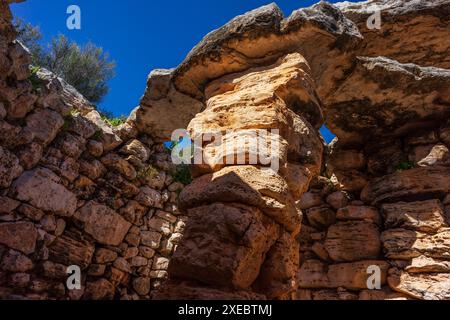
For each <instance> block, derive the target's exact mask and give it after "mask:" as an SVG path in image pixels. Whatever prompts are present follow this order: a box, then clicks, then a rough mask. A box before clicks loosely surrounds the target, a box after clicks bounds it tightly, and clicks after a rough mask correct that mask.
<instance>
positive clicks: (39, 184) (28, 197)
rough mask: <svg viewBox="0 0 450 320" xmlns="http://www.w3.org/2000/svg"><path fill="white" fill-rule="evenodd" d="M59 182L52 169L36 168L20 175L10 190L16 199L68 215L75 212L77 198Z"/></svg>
mask: <svg viewBox="0 0 450 320" xmlns="http://www.w3.org/2000/svg"><path fill="white" fill-rule="evenodd" d="M60 183H61V180H60V178H59V177H58V176H57V175H55V174H54V173H53V172H52V171H50V170H48V169H44V168H38V169H36V170H33V171H27V172H25V173H24V174H23V175H22V176H20V178H19V179H17V180H16V181H15V182H14V184H13V186H12V190H13V193H14V194H15V197H16V198H17V199H18V200H21V201H26V202H29V203H30V204H31V205H33V206H35V207H36V208H39V209H42V210H45V211H50V212H54V213H55V214H58V215H61V216H67V217H69V216H72V215H73V213H74V212H75V209H76V205H77V199H76V196H75V195H74V194H73V193H72V192H70V191H69V190H67V189H66V188H65V187H64V186H63V185H62V184H60Z"/></svg>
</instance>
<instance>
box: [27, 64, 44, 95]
mask: <svg viewBox="0 0 450 320" xmlns="http://www.w3.org/2000/svg"><path fill="white" fill-rule="evenodd" d="M40 69H41V68H40V67H38V66H31V67H30V72H31V73H30V76H29V78H28V80H30V82H31V85H32V86H33V90H34V91H36V92H39V91H40V90H41V89H42V86H43V85H44V82H43V81H42V80H41V79H40V78H39V76H38V75H37V73H38V72H39V70H40Z"/></svg>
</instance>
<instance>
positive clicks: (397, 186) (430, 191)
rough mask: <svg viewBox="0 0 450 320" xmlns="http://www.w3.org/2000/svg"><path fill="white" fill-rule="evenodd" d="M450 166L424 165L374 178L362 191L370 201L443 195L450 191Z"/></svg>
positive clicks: (362, 195) (363, 198) (362, 196)
mask: <svg viewBox="0 0 450 320" xmlns="http://www.w3.org/2000/svg"><path fill="white" fill-rule="evenodd" d="M449 177H450V168H448V167H440V166H433V167H422V168H415V169H411V170H406V171H402V172H397V173H394V174H392V175H388V176H384V177H381V178H377V179H373V180H372V181H370V183H369V184H368V185H367V186H366V188H365V189H364V190H363V191H362V193H361V199H362V200H364V201H365V202H369V203H374V204H376V203H380V202H393V201H399V200H403V199H405V200H407V199H415V198H424V197H434V196H441V195H442V196H443V195H445V194H447V193H449V192H450V179H449Z"/></svg>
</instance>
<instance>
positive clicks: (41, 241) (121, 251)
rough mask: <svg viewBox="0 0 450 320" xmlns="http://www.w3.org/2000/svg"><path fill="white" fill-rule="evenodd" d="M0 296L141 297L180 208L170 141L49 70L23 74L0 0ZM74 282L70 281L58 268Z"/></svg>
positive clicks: (163, 260) (24, 55)
mask: <svg viewBox="0 0 450 320" xmlns="http://www.w3.org/2000/svg"><path fill="white" fill-rule="evenodd" d="M0 37H1V41H0V46H1V47H0V62H1V63H0V68H1V72H0V74H1V76H0V128H1V129H0V142H1V143H0V260H1V264H0V298H2V299H80V298H84V299H113V298H115V299H145V298H147V299H148V298H149V294H150V293H151V291H153V290H154V288H157V287H158V286H159V285H160V283H161V281H163V280H164V279H165V278H166V277H167V271H166V270H167V265H168V261H169V260H168V258H169V257H170V256H171V254H172V252H173V251H174V249H175V247H176V246H177V244H178V241H179V239H180V237H181V233H182V232H183V229H184V226H185V222H186V220H187V217H186V216H185V215H183V214H182V213H181V212H180V211H179V210H178V209H177V198H178V194H179V192H180V191H181V189H182V188H183V184H182V183H180V182H177V181H176V180H175V179H174V178H173V176H172V175H173V174H174V173H176V168H174V166H173V164H172V163H171V161H170V155H169V152H168V150H167V149H166V148H165V147H164V145H162V144H158V143H155V142H154V141H153V140H152V138H151V137H150V136H149V135H147V134H141V133H139V132H138V130H137V128H136V125H135V116H134V113H133V114H132V115H131V116H130V117H129V119H128V120H127V122H126V123H125V124H122V125H120V126H118V127H112V126H110V125H109V124H108V122H105V121H104V120H103V119H102V118H101V116H100V114H99V113H98V112H97V111H95V110H94V109H93V108H92V106H91V105H90V104H89V102H88V101H86V100H85V99H84V98H83V97H82V96H81V95H80V94H79V93H78V92H76V90H75V89H74V88H72V87H71V86H69V85H68V84H67V83H65V82H64V80H62V79H60V78H57V77H56V76H54V75H53V74H51V73H50V72H48V71H46V70H44V69H40V70H39V71H37V72H34V73H33V74H31V73H30V68H29V64H30V57H29V53H28V51H27V49H26V48H24V47H23V46H22V45H21V44H20V43H19V42H17V41H15V40H14V39H15V31H14V30H13V29H12V27H11V14H10V11H9V9H8V5H7V4H6V3H5V2H4V1H1V4H0ZM71 265H76V266H79V267H80V268H81V272H82V289H81V290H67V287H66V279H67V277H68V274H67V273H66V271H67V267H68V266H71Z"/></svg>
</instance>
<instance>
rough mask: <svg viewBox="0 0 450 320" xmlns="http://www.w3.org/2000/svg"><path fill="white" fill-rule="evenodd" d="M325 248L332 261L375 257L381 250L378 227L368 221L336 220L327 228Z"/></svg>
mask: <svg viewBox="0 0 450 320" xmlns="http://www.w3.org/2000/svg"><path fill="white" fill-rule="evenodd" d="M325 249H326V250H327V251H328V254H329V255H330V257H331V259H333V260H334V261H340V262H344V261H357V260H364V259H366V260H367V259H376V258H378V255H379V254H380V250H381V243H380V233H379V231H378V227H377V226H376V225H374V224H373V223H370V222H362V221H355V222H338V223H337V224H335V225H332V226H331V227H330V228H329V229H328V233H327V238H326V241H325Z"/></svg>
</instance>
